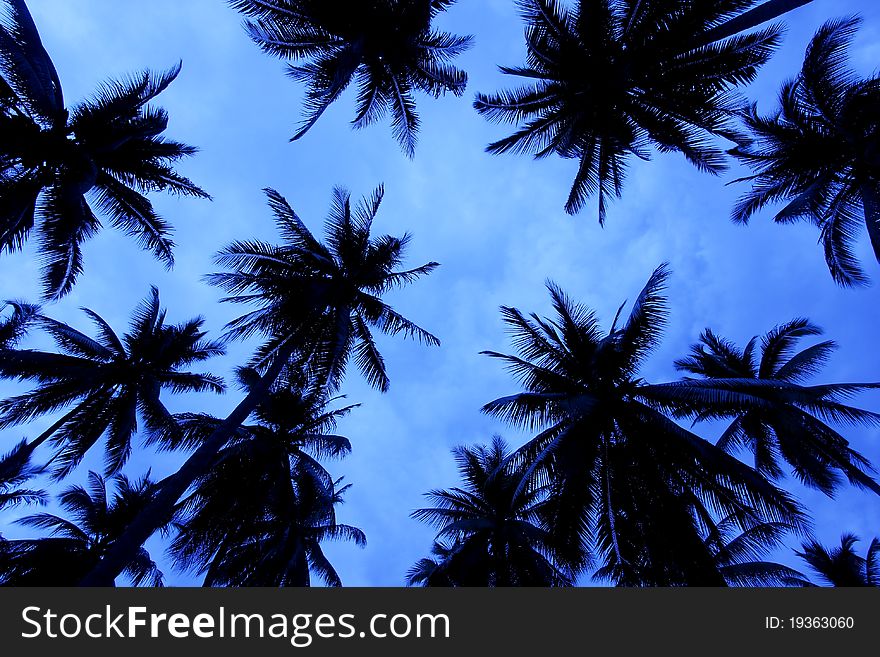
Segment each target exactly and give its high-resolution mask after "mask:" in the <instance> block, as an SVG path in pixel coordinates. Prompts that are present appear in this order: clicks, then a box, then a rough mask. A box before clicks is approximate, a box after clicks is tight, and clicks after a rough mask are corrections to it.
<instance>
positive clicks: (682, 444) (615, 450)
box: [483, 265, 804, 586]
mask: <svg viewBox="0 0 880 657" xmlns="http://www.w3.org/2000/svg"><path fill="white" fill-rule="evenodd" d="M667 276H668V270H667V268H666V266H665V265H664V266H661V267H659V268H658V269H657V270H656V271H655V272H654V273H653V275H652V276H651V278H650V279H649V281H648V283H647V285H646V286H645V288H644V289H643V290H642V292H641V294H640V295H639V297H638V299H637V300H636V302H635V304H634V305H633V309H632V311H631V313H630V315H629V317H628V318H627V319H626V321H624V322H623V324H622V326H620V327H619V328H618V321H619V316H620V312H621V311H622V307H621V311H618V317H617V318H616V319H615V321H614V323H613V324H612V327H611V330H610V331H609V332H608V333H603V332H602V331H601V330H600V328H599V324H598V321H597V319H596V316H595V314H594V313H593V312H592V311H590V310H589V309H588V308H586V307H584V306H581V305H578V304H576V303H574V302H573V301H572V300H571V299H569V298H568V297H567V296H566V295H565V294H564V293H563V292H562V290H560V289H559V288H558V287H557V286H555V285H553V284H552V283H550V284H548V288H549V290H550V296H551V300H552V302H553V306H554V309H555V311H556V316H555V318H553V319H542V318H540V317H539V316H537V315H534V314H533V315H532V316H531V317H530V318H529V317H526V316H525V315H523V313H521V312H520V311H519V310H517V309H515V308H507V307H505V308H502V314H503V316H504V320H505V322H506V323H507V324H508V326H509V327H510V331H511V334H512V336H513V343H514V345H515V346H516V347H517V350H518V352H519V355H505V354H500V353H497V352H485V353H487V354H488V355H490V356H492V357H494V358H498V359H501V360H502V361H504V362H505V363H506V364H507V366H508V369H509V370H510V371H511V372H512V373H513V374H514V375H515V376H516V377H517V378H518V379H519V381H520V382H521V383H522V385H523V387H524V388H525V391H524V392H521V393H518V394H514V395H511V396H508V397H502V398H500V399H496V400H495V401H492V402H490V403H488V404H486V405H485V406H484V407H483V408H484V411H486V412H487V413H490V414H492V415H494V416H496V417H499V418H502V419H504V420H506V421H508V422H510V423H511V424H513V425H516V426H519V427H522V428H523V429H525V430H528V431H535V430H538V431H539V433H538V434H537V435H536V436H535V437H534V438H532V439H531V440H529V441H528V442H527V443H526V444H525V445H524V446H523V447H522V448H520V449H519V450H517V452H516V453H515V457H514V458H515V459H516V460H517V461H518V462H521V463H523V464H525V468H526V469H525V472H524V475H523V481H524V482H529V481H539V482H546V483H547V485H548V487H549V498H548V501H547V510H546V513H547V517H548V518H549V520H548V526H549V527H550V531H551V532H552V533H553V535H554V544H555V545H556V547H557V550H559V551H560V553H561V554H563V555H566V556H567V559H568V560H569V561H571V562H574V563H577V559H578V556H579V555H582V554H583V553H584V551H585V549H586V551H587V552H588V553H589V554H591V555H594V556H598V557H599V558H600V559H601V561H602V562H603V565H602V573H603V576H604V577H606V578H608V579H611V580H613V581H615V582H617V583H619V584H622V585H626V586H640V585H641V586H651V585H653V586H670V585H681V584H688V585H694V584H699V585H723V584H724V583H725V582H724V579H723V577H722V576H721V575H720V573H719V572H718V568H717V564H716V562H715V558H714V556H713V554H712V553H711V551H710V550H708V549H707V546H706V544H705V541H704V538H705V537H704V535H703V532H702V531H701V527H703V526H704V524H705V522H706V518H704V515H705V510H706V509H710V510H711V511H712V514H713V516H718V517H722V518H723V517H730V518H733V519H735V522H736V523H737V526H739V528H740V529H742V530H743V531H745V530H747V529H749V528H750V527H751V526H754V525H755V524H759V523H763V522H781V523H785V524H786V525H788V526H791V527H794V528H796V529H800V528H802V527H803V525H804V517H803V514H802V511H801V509H800V507H799V505H798V504H797V503H796V502H795V501H794V500H793V499H792V498H791V497H790V496H789V495H788V494H787V493H785V492H784V491H782V490H780V489H778V488H777V487H775V486H774V485H772V484H771V483H770V482H768V481H767V480H766V479H764V478H763V477H761V476H760V475H759V474H758V473H757V472H755V471H754V470H753V469H751V468H749V467H748V466H746V465H745V464H743V463H742V462H740V461H738V460H736V459H735V458H733V457H732V456H730V455H728V454H726V453H725V452H724V451H722V450H721V449H718V448H717V447H715V446H714V445H712V444H711V443H709V442H707V441H706V440H704V439H702V438H700V437H699V436H697V435H695V434H694V433H692V432H691V431H689V430H687V429H685V428H683V427H681V426H679V425H678V424H676V423H675V422H674V421H673V420H672V419H670V417H669V416H668V415H667V413H672V412H673V411H675V409H677V408H679V407H680V406H682V405H689V406H690V407H700V408H703V409H704V410H711V409H713V408H716V407H722V408H730V407H739V408H749V407H750V405H751V404H753V403H758V402H757V400H756V399H754V398H752V397H749V396H747V395H739V396H736V395H733V394H730V393H728V392H727V391H724V390H709V389H708V388H702V387H699V386H693V387H690V386H687V385H681V384H678V385H673V386H670V385H668V384H650V383H648V382H646V381H645V380H644V379H642V378H640V377H639V376H638V373H639V368H640V365H641V363H642V361H643V360H644V359H645V358H646V357H647V356H648V354H649V353H650V352H651V351H652V350H653V348H654V347H655V346H656V345H657V343H658V342H659V339H660V334H661V331H662V328H663V326H664V324H665V321H666V314H667V310H666V300H665V298H664V296H663V289H664V286H665V281H666V279H667ZM716 521H717V520H716ZM580 562H581V563H582V564H583V565H587V564H586V563H584V560H583V557H581V561H580Z"/></svg>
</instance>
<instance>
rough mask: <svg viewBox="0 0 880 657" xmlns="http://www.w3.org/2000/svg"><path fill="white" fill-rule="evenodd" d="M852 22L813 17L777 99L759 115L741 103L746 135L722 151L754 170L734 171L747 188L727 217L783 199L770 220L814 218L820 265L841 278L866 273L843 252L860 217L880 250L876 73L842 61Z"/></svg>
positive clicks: (849, 249) (850, 280) (853, 281)
mask: <svg viewBox="0 0 880 657" xmlns="http://www.w3.org/2000/svg"><path fill="white" fill-rule="evenodd" d="M858 24H859V20H858V19H855V18H849V19H845V20H834V21H829V22H827V23H825V25H823V26H822V28H821V29H820V30H819V31H818V32H817V33H816V36H815V37H813V40H812V41H811V42H810V46H809V48H808V49H807V54H806V57H805V59H804V65H803V68H802V69H801V71H800V73H799V74H798V75H797V77H795V78H794V79H793V80H790V81H788V82H786V83H785V85H784V86H783V87H782V90H781V91H780V93H779V102H780V108H779V109H778V110H777V111H776V112H774V113H773V114H770V115H769V116H761V115H760V114H758V110H757V105H753V106H752V107H751V108H750V109H748V110H747V111H746V112H744V114H743V119H744V121H745V124H746V126H747V127H748V129H749V131H750V133H751V136H750V139H749V140H747V141H744V142H743V144H742V145H741V146H740V147H739V148H737V149H734V150H733V151H732V152H733V154H734V155H735V156H736V157H737V158H739V159H740V160H741V161H742V162H744V163H745V164H746V165H748V166H749V167H750V168H751V169H752V170H753V171H754V173H753V174H752V175H751V176H748V177H745V178H742V179H740V180H742V181H750V182H751V183H752V189H751V191H750V192H749V193H748V194H746V195H745V196H744V197H743V198H742V200H741V201H740V202H739V204H738V205H737V207H736V209H735V210H734V211H733V219H734V220H735V221H739V222H743V223H745V222H747V221H748V220H749V218H750V217H751V216H752V214H754V213H755V212H757V211H759V210H761V209H762V208H764V207H765V206H767V205H770V204H774V203H780V202H781V203H784V204H785V205H784V206H783V207H782V209H780V210H779V211H778V212H777V213H776V215H775V216H774V220H775V221H776V222H777V223H782V224H785V223H792V222H795V221H808V222H810V223H812V224H814V225H815V226H816V227H817V228H818V229H819V233H820V239H819V241H820V242H821V244H822V246H823V248H824V250H825V260H826V262H827V263H828V269H829V270H830V271H831V275H832V276H833V277H834V280H835V281H837V282H838V283H839V284H840V285H844V286H849V285H860V284H864V283H866V282H867V278H866V277H865V275H864V273H863V272H862V270H861V268H860V267H859V264H858V260H857V258H856V256H855V254H854V252H853V249H854V243H855V241H856V239H857V237H858V235H859V229H860V228H861V225H862V223H863V221H864V224H865V225H866V226H867V229H868V236H869V238H870V240H871V244H872V246H873V248H874V254H875V256H876V257H877V259H878V260H880V78H878V77H877V76H876V75H875V76H873V77H869V78H867V79H860V78H858V77H857V76H856V75H855V73H853V72H852V71H850V70H848V69H847V67H846V47H847V46H848V45H849V42H850V41H851V39H852V37H853V36H854V35H855V33H856V29H857V27H858ZM737 182H739V181H737Z"/></svg>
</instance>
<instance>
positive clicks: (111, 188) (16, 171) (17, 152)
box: [0, 0, 208, 300]
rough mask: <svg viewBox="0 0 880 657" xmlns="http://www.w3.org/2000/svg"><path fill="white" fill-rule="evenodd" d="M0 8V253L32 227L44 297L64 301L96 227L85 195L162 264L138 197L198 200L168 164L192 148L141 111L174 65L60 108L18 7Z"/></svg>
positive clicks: (150, 212)
mask: <svg viewBox="0 0 880 657" xmlns="http://www.w3.org/2000/svg"><path fill="white" fill-rule="evenodd" d="M2 2H3V4H5V5H6V7H7V9H8V12H7V13H8V17H7V20H6V21H5V23H4V24H2V25H0V135H2V138H0V250H3V249H6V250H9V251H14V250H17V249H20V248H22V246H23V245H24V243H25V241H26V240H27V239H28V237H29V235H30V233H31V231H32V230H36V232H37V233H38V234H39V236H40V252H41V258H42V260H43V266H44V273H43V285H44V293H45V296H46V298H47V299H52V300H54V299H58V298H60V297H61V296H63V295H65V294H67V293H68V292H70V290H71V288H72V287H73V284H74V283H75V281H76V278H77V276H78V275H79V274H80V273H81V272H82V252H81V246H82V243H83V242H84V241H85V240H87V239H88V238H90V237H92V236H93V235H94V234H95V233H97V232H98V231H99V230H100V228H101V222H100V220H99V218H98V217H97V216H96V215H95V214H94V212H93V210H92V207H91V205H90V204H89V202H87V201H86V198H85V195H86V194H87V193H89V192H91V193H92V197H93V199H94V202H95V203H97V205H98V207H99V208H100V209H101V211H102V212H103V213H104V214H105V215H106V216H107V217H108V218H109V220H110V222H111V223H112V224H113V226H114V227H116V228H118V229H120V230H122V231H123V232H125V233H126V234H128V235H131V236H132V237H134V238H136V239H137V241H138V242H139V244H140V245H141V246H142V247H143V248H144V249H148V250H150V251H152V252H153V254H154V255H155V256H156V257H157V258H158V259H159V260H161V261H162V262H163V263H165V264H166V265H167V266H169V267H170V266H171V265H172V264H173V262H174V257H173V255H172V247H173V245H174V244H173V242H172V241H171V239H170V238H169V236H168V235H169V231H170V226H169V225H168V223H166V222H165V221H164V220H163V219H162V218H160V217H159V216H158V215H157V214H156V212H155V210H154V209H153V206H152V204H151V203H150V201H149V200H148V199H147V198H146V197H145V196H144V195H143V194H144V193H147V192H150V191H160V190H167V191H170V192H172V193H175V194H184V195H189V196H198V197H202V198H207V197H208V195H207V194H206V193H205V192H204V191H202V190H201V189H200V188H199V187H197V186H196V185H194V184H193V183H192V182H190V181H189V180H187V179H186V178H184V177H183V176H181V175H180V174H178V173H176V172H175V170H174V168H173V166H172V165H173V163H174V162H175V161H176V160H178V159H180V158H182V157H185V156H188V155H192V154H193V153H195V151H196V149H195V148H193V147H191V146H187V145H185V144H181V143H179V142H175V141H170V140H167V139H164V138H163V137H162V136H161V134H162V133H163V132H164V131H165V128H166V126H167V124H168V115H167V113H166V112H165V111H164V110H162V109H158V108H155V107H151V106H149V105H148V103H149V102H150V101H151V100H152V99H153V98H155V97H156V96H157V95H158V94H159V93H161V92H162V91H164V90H165V88H166V87H167V86H168V85H169V84H171V82H172V81H173V80H174V78H176V77H177V75H178V73H179V72H180V66H179V65H178V66H176V67H174V68H172V69H171V70H169V71H166V72H165V73H162V74H159V75H153V74H151V73H149V72H145V73H142V74H140V75H137V76H134V77H132V78H130V79H128V80H123V81H117V82H110V83H107V84H105V85H104V86H103V87H102V88H101V90H100V91H99V92H98V94H97V95H96V96H95V98H94V99H92V100H90V101H86V102H82V103H80V104H78V105H76V106H74V107H73V108H72V109H70V110H68V109H65V107H64V99H63V96H62V93H61V83H60V81H59V79H58V74H57V72H56V70H55V67H54V65H53V64H52V60H51V59H50V58H49V55H48V54H47V53H46V50H45V49H44V48H43V44H42V43H41V41H40V36H39V34H38V33H37V28H36V26H35V25H34V22H33V19H32V18H31V15H30V13H29V12H28V9H27V5H25V3H24V0H2ZM37 222H39V223H37Z"/></svg>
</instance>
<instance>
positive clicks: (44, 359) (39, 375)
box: [0, 287, 224, 476]
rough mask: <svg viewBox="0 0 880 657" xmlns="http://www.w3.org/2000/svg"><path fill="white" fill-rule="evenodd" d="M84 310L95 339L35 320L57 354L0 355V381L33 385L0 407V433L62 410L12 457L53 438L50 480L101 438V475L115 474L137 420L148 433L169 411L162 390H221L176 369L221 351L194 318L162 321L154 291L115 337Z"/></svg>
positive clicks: (208, 377) (212, 381)
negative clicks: (126, 329)
mask: <svg viewBox="0 0 880 657" xmlns="http://www.w3.org/2000/svg"><path fill="white" fill-rule="evenodd" d="M84 312H85V313H86V314H87V315H88V316H89V318H90V319H91V320H92V322H93V323H94V324H95V326H96V328H97V336H96V337H95V338H91V337H89V336H87V335H86V334H84V333H82V332H80V331H78V330H76V329H74V328H72V327H71V326H69V325H67V324H65V323H63V322H59V321H57V320H54V319H50V318H48V317H40V318H39V322H40V324H41V326H42V327H43V328H44V329H45V330H46V331H47V332H48V333H49V334H50V335H51V336H52V338H54V340H55V343H56V344H57V346H58V349H59V352H58V353H53V352H46V351H38V350H31V349H22V350H18V349H16V350H10V349H8V350H5V351H0V377H3V378H7V379H19V380H26V381H34V382H35V383H36V384H37V387H36V388H34V389H33V390H31V391H29V392H26V393H24V394H21V395H17V396H14V397H11V398H9V399H5V400H3V401H2V402H0V428H6V427H9V426H15V425H18V424H22V423H25V422H29V421H31V420H33V419H34V418H36V417H38V416H41V415H46V414H49V413H55V412H57V411H60V410H62V409H69V410H66V412H65V413H64V414H63V415H62V416H61V417H60V418H59V419H57V420H56V421H55V422H54V423H53V424H52V425H51V426H50V427H49V428H48V429H47V430H46V431H44V432H43V433H42V434H41V435H40V436H39V437H38V438H36V439H34V440H33V441H31V442H30V443H29V444H28V445H27V446H26V447H23V448H22V450H21V452H20V453H19V456H29V455H30V454H31V453H33V451H34V450H35V449H36V448H37V447H39V446H40V445H41V444H43V443H44V442H45V441H46V440H48V439H50V438H51V439H53V441H54V442H55V443H56V444H57V445H59V446H60V447H59V451H58V452H57V453H56V456H55V459H57V460H58V462H59V468H58V470H57V475H58V476H64V475H66V474H67V473H69V472H70V471H71V470H72V469H73V468H75V467H76V466H77V465H78V464H79V462H80V461H81V460H82V458H83V456H85V454H86V452H87V451H88V450H89V449H91V448H92V447H93V446H94V445H95V444H96V443H97V442H98V440H99V439H100V438H101V437H102V436H106V462H107V474H113V473H115V472H117V471H118V470H119V469H120V468H121V467H122V466H123V465H124V463H125V462H126V460H127V459H128V456H129V454H130V453H131V447H132V446H131V441H132V437H133V435H134V434H135V432H136V431H137V429H138V416H140V418H141V419H142V422H143V424H144V426H145V427H146V428H147V429H150V430H158V429H159V428H160V427H161V426H163V425H164V424H166V423H168V422H169V420H170V413H169V412H168V410H167V409H166V408H165V406H164V405H163V403H162V401H161V399H160V394H161V392H162V390H163V389H164V390H170V391H171V392H174V393H185V392H204V391H211V392H217V393H219V392H223V390H224V386H223V382H222V380H221V379H220V378H218V377H216V376H214V375H212V374H205V373H193V372H187V371H183V370H182V368H184V367H187V366H189V365H192V364H193V363H197V362H202V361H205V360H207V359H209V358H211V357H213V356H216V355H219V354H222V353H223V348H222V347H221V345H220V344H219V343H217V342H212V341H207V340H204V337H205V333H204V331H202V325H203V323H204V320H203V319H202V318H195V319H191V320H189V321H187V322H183V323H181V324H176V325H171V324H166V323H165V310H163V309H162V308H161V306H160V304H159V291H158V290H157V289H156V288H155V287H154V288H152V290H151V293H150V295H149V296H148V297H147V298H146V299H145V300H144V301H143V302H142V303H141V305H140V306H139V307H138V308H137V309H136V310H135V311H134V314H133V318H132V323H131V328H130V331H129V333H127V334H125V335H124V336H122V338H120V337H119V336H118V335H117V334H116V333H115V332H114V331H113V329H112V328H111V327H110V325H109V324H108V323H107V322H106V321H105V320H104V319H103V318H102V317H101V316H100V315H98V314H97V313H95V312H94V311H92V310H88V309H84ZM70 407H72V408H70Z"/></svg>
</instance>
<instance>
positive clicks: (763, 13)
mask: <svg viewBox="0 0 880 657" xmlns="http://www.w3.org/2000/svg"><path fill="white" fill-rule="evenodd" d="M812 1H813V0H768V1H767V2H765V3H763V4H761V5H758V6H757V7H754V8H752V9H749V10H748V11H747V12H744V13H742V14H740V15H739V16H737V17H736V18H731V19H730V20H729V21H727V22H725V23H722V24H721V25H719V26H718V27H715V28H713V29H711V30H709V31H708V32H706V33H704V34H703V35H701V36H700V37H699V38H698V39H697V40H696V42H695V43H694V45H693V47H694V48H700V47H702V46H706V45H708V44H710V43H714V42H715V41H721V40H722V39H727V38H728V37H732V36H734V35H735V34H739V33H740V32H745V31H746V30H751V29H752V28H754V27H758V25H761V24H762V23H766V22H767V21H772V20H773V19H774V18H779V17H780V16H782V15H783V14H787V13H788V12H790V11H794V10H795V9H797V8H798V7H803V6H804V5H806V4H809V3H811V2H812Z"/></svg>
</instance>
